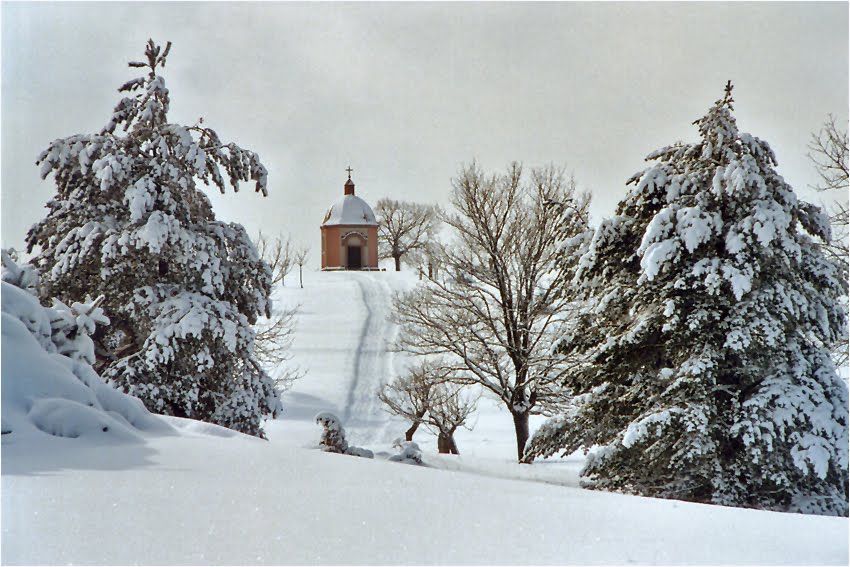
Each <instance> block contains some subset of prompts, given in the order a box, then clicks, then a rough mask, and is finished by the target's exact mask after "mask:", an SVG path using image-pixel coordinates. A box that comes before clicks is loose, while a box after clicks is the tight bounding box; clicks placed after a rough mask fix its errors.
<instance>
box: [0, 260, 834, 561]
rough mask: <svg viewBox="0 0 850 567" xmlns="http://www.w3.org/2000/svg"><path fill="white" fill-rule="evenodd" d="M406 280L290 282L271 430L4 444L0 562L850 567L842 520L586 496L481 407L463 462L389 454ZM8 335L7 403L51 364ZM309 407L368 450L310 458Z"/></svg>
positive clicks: (183, 426)
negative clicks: (294, 319)
mask: <svg viewBox="0 0 850 567" xmlns="http://www.w3.org/2000/svg"><path fill="white" fill-rule="evenodd" d="M291 279H292V278H291ZM414 281H415V278H411V277H409V275H407V276H406V275H404V274H402V275H399V274H394V273H390V272H386V273H324V274H323V273H312V272H311V273H306V274H305V288H304V289H303V290H302V289H299V288H296V287H287V288H286V289H285V290H284V292H283V299H284V301H285V302H288V303H300V304H301V314H300V316H299V328H298V330H297V335H296V340H295V343H294V345H293V354H294V357H295V358H294V360H293V362H295V363H297V364H299V365H300V366H301V367H302V368H304V369H305V370H307V372H308V373H307V375H306V376H305V377H304V378H302V379H301V380H299V381H297V382H296V383H295V385H294V387H293V388H292V389H291V390H290V391H289V392H287V393H286V394H285V396H284V412H285V415H284V416H283V417H282V418H281V419H279V420H276V421H274V422H270V423H267V424H266V431H267V434H268V437H269V441H261V440H258V439H255V438H252V437H247V436H244V435H240V434H236V433H233V432H230V431H229V430H224V429H222V428H218V427H215V426H208V425H205V424H200V423H197V422H192V421H189V420H180V419H173V418H155V419H156V420H157V421H160V422H161V423H162V424H163V425H160V426H158V427H156V428H153V430H138V431H135V430H134V431H133V435H132V439H117V438H114V437H110V436H105V435H100V434H97V432H95V433H94V434H89V435H82V436H79V437H77V438H57V437H54V436H51V435H48V434H46V433H44V432H41V431H40V430H38V429H34V428H28V429H26V432H27V433H26V435H17V434H16V433H15V432H14V431H13V433H11V434H8V435H3V445H2V473H3V474H2V557H1V558H0V559H2V563H4V564H22V563H26V564H45V563H48V564H56V563H85V564H350V565H356V564H434V563H441V564H538V565H539V564H626V563H640V564H730V563H731V564H842V565H844V564H847V562H848V541H847V529H848V522H847V519H843V518H828V517H817V516H803V515H795V514H779V513H773V512H761V511H754V510H741V509H732V508H723V507H719V506H708V505H701V504H691V503H684V502H676V501H670V500H657V499H650V498H639V497H633V496H625V495H619V494H608V493H601V492H593V491H587V490H583V489H580V488H578V487H577V486H578V478H577V470H578V467H579V466H580V459H575V458H574V459H566V460H563V461H544V462H539V463H535V464H534V465H531V466H519V465H516V464H515V463H513V462H512V457H513V453H514V448H513V446H514V445H513V437H512V426H511V422H510V418H509V417H508V416H507V415H504V414H502V413H501V412H500V411H499V408H498V406H497V405H496V404H495V403H494V402H490V401H488V400H483V401H482V403H481V409H480V412H479V414H478V417H477V421H475V422H474V425H475V427H474V429H473V430H472V431H467V432H463V433H462V434H459V435H458V436H457V439H458V445H459V448H460V450H461V453H462V454H461V456H460V457H448V456H437V455H436V454H435V448H436V442H435V440H434V438H433V436H429V435H428V434H427V432H423V431H420V432H417V434H416V437H417V441H418V442H419V444H420V446H421V447H422V448H423V450H424V459H425V462H426V464H428V465H429V466H427V467H416V466H410V465H404V464H399V463H393V462H388V461H387V460H386V457H387V456H388V454H390V453H393V452H394V450H393V449H392V448H391V442H392V440H393V439H395V438H396V437H398V436H400V435H401V432H402V431H403V430H404V428H405V427H404V423H402V422H399V421H395V420H394V419H392V418H391V417H390V416H389V415H388V414H386V413H385V412H384V411H383V409H382V408H381V406H380V404H379V402H378V401H377V399H376V398H375V396H374V393H375V390H376V388H377V387H378V386H379V385H380V384H381V383H382V381H384V380H386V379H388V378H390V377H392V376H393V375H394V373H396V372H398V371H399V370H401V369H402V368H403V367H404V365H405V362H406V361H405V358H404V356H403V355H402V354H401V353H394V352H391V351H390V350H388V348H387V347H388V345H389V344H391V342H392V339H393V338H394V337H395V333H396V328H395V327H394V326H393V324H392V323H391V322H389V321H388V319H387V315H388V313H389V309H390V296H391V293H392V291H393V290H397V289H403V288H405V287H407V286H409V285H412V284H413V283H414ZM289 284H290V286H291V285H292V281H290V282H289ZM5 298H6V296H5V294H4V308H5ZM13 327H14V326H13V325H12V326H10V325H8V324H7V322H6V319H5V318H4V325H3V333H4V335H3V352H2V357H3V371H4V376H3V380H4V387H3V402H4V414H5V412H6V407H7V405H8V404H7V402H10V401H12V400H10V399H9V398H8V396H9V392H10V391H11V390H10V389H9V388H8V387H7V383H8V382H9V381H10V380H13V379H14V380H22V379H26V378H27V376H28V375H29V373H31V372H36V371H40V369H43V368H44V363H43V361H39V360H35V359H34V358H33V356H31V353H28V352H27V351H26V349H22V348H20V347H19V346H17V345H18V344H19V343H20V340H23V339H22V338H21V337H18V338H17V339H16V340H17V341H18V342H15V341H13V340H10V339H9V337H8V336H7V329H12V328H13ZM15 332H18V333H19V334H20V328H18V329H17V331H15ZM54 358H55V357H54ZM8 373H14V374H15V375H14V376H12V375H8ZM31 395H32V393H31V392H30V393H29V394H26V395H22V396H21V399H17V398H16V400H15V401H16V402H22V400H23V398H26V396H31ZM22 403H23V402H22ZM19 405H20V404H19ZM24 405H25V404H24ZM16 407H17V406H16ZM21 407H23V406H21ZM92 411H96V412H101V413H103V414H105V415H108V414H109V411H110V409H109V408H106V407H103V408H95V409H94V410H92ZM320 411H331V412H334V413H336V414H337V415H338V416H339V417H340V418H342V420H343V421H344V423H345V425H346V430H347V434H348V438H349V441H350V442H351V443H353V444H355V445H359V446H364V447H366V448H369V449H371V450H373V451H374V452H375V453H376V458H375V459H371V460H370V459H360V458H356V457H350V456H343V455H334V454H327V453H322V452H320V451H318V450H316V448H315V446H316V444H317V442H318V439H319V434H320V429H319V427H318V426H317V425H316V424H315V423H314V421H313V418H314V417H315V415H316V414H317V413H319V412H320ZM25 415H26V414H25V412H23V410H21V411H20V412H19V413H18V414H17V416H11V421H12V422H15V421H16V420H19V419H23V417H22V416H25ZM3 417H4V429H6V427H7V421H8V420H7V419H6V418H7V416H6V415H4V416H3ZM113 418H114V416H113ZM115 419H117V418H115ZM8 425H9V427H10V428H11V429H13V430H14V429H15V428H16V427H17V426H16V423H10V424H8ZM522 479H524V480H522ZM529 480H531V481H534V482H528V481H529Z"/></svg>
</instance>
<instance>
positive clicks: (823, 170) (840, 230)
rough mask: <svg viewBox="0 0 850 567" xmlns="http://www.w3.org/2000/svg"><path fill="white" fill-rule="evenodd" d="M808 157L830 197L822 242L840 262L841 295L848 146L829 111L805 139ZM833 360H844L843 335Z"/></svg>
mask: <svg viewBox="0 0 850 567" xmlns="http://www.w3.org/2000/svg"><path fill="white" fill-rule="evenodd" d="M809 150H811V152H810V153H809V158H810V159H811V160H812V162H813V163H814V164H815V168H816V169H817V172H818V175H819V176H820V182H819V183H818V184H817V185H815V187H814V188H815V189H817V190H818V191H823V192H829V193H830V194H831V195H832V196H834V201H833V203H832V204H831V205H828V207H829V208H828V210H829V221H830V224H831V225H832V240H830V241H829V242H827V243H825V244H824V249H825V251H826V253H827V254H828V255H829V256H830V257H832V258H833V259H834V260H835V261H836V263H838V265H840V266H841V268H842V271H843V276H844V283H845V296H846V295H847V290H848V288H850V248H848V244H850V232H848V220H850V219H848V210H847V208H848V200H847V190H848V179H850V174H848V165H847V163H848V157H850V156H848V154H849V153H850V152H848V146H847V130H846V129H842V128H841V127H840V126H839V125H838V124H837V122H836V119H835V117H834V116H832V115H830V116H829V118H828V119H827V121H826V122H824V124H823V126H822V127H821V129H820V131H819V132H817V133H816V134H812V138H811V140H810V141H809ZM833 354H834V359H835V361H836V363H837V364H839V365H844V364H847V358H848V346H847V337H846V336H845V339H844V340H843V341H840V343H839V344H837V345H835V347H834V349H833Z"/></svg>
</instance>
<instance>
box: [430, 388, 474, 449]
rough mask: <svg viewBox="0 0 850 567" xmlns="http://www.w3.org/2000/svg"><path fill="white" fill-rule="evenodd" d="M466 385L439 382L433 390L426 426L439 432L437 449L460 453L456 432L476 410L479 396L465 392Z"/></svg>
mask: <svg viewBox="0 0 850 567" xmlns="http://www.w3.org/2000/svg"><path fill="white" fill-rule="evenodd" d="M465 390H466V387H463V386H457V385H455V384H449V383H443V384H438V385H437V386H436V387H435V388H434V390H433V396H432V399H431V404H430V408H429V410H428V416H427V419H426V421H425V426H426V427H428V428H429V429H431V431H433V432H434V433H436V434H437V451H438V452H440V453H451V454H452V455H459V454H460V451H458V448H457V443H456V442H455V432H456V431H457V430H458V428H460V427H461V426H463V425H466V420H467V419H469V416H470V415H472V413H473V412H474V411H475V410H476V405H477V403H476V402H477V398H476V399H471V398H469V397H467V396H466V395H465V394H464V391H465Z"/></svg>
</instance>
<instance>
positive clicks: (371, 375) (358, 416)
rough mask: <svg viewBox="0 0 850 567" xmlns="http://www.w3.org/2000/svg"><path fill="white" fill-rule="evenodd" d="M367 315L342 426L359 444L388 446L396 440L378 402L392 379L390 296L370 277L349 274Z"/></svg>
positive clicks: (392, 333)
mask: <svg viewBox="0 0 850 567" xmlns="http://www.w3.org/2000/svg"><path fill="white" fill-rule="evenodd" d="M352 277H353V279H354V281H355V283H356V284H357V286H358V287H359V289H360V296H361V301H362V302H363V307H364V310H365V312H366V317H365V319H364V321H363V327H362V329H361V331H360V338H359V342H358V345H357V349H356V351H355V353H354V360H353V363H352V369H351V371H352V379H351V382H350V385H349V390H348V398H347V400H346V406H345V411H344V412H343V416H342V419H343V422H344V423H345V424H346V428H347V430H348V431H349V432H350V434H351V435H353V436H354V437H355V438H356V439H358V442H360V443H364V444H370V443H390V442H392V440H393V439H394V438H395V437H397V436H398V434H397V433H393V430H392V428H390V418H389V415H388V414H387V412H385V411H384V410H383V404H382V403H381V401H380V400H379V399H378V390H379V389H380V387H381V385H382V384H384V383H385V382H387V381H389V380H391V379H392V378H393V366H392V352H390V350H389V347H390V342H391V340H392V338H393V337H394V335H395V332H396V331H395V325H394V324H393V323H392V322H391V321H390V310H391V308H392V307H391V303H390V302H391V292H390V288H389V286H388V285H387V283H386V282H385V281H383V280H380V279H377V278H376V277H375V276H374V275H373V274H352Z"/></svg>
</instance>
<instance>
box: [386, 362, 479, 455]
mask: <svg viewBox="0 0 850 567" xmlns="http://www.w3.org/2000/svg"><path fill="white" fill-rule="evenodd" d="M449 373H450V371H448V370H445V369H443V368H441V367H440V366H439V365H436V364H432V363H430V362H427V361H426V362H423V363H421V364H418V365H416V366H414V367H412V368H411V369H410V371H409V372H408V373H407V374H405V375H402V376H400V377H399V378H397V379H396V380H394V381H393V382H390V383H388V384H385V385H384V387H383V388H382V389H381V391H380V392H379V393H378V397H379V398H380V400H381V401H382V402H384V404H386V406H387V408H388V411H389V412H390V413H393V414H395V415H398V416H401V417H404V418H406V419H407V420H409V421H410V422H411V426H410V428H409V429H408V430H407V431H405V434H404V436H405V439H406V440H407V441H412V440H413V434H414V433H415V432H416V430H417V429H418V428H419V426H420V425H425V427H427V428H428V429H430V430H431V431H433V432H434V434H436V435H437V450H438V451H439V452H440V453H451V454H454V455H457V454H459V452H458V448H457V443H456V442H455V439H454V434H455V432H456V431H457V430H458V428H460V427H462V426H463V425H465V424H466V420H467V419H468V418H469V416H470V415H471V414H472V412H474V411H475V408H476V403H477V398H476V399H472V398H469V397H468V396H466V395H465V394H464V393H463V392H462V391H461V388H462V387H460V386H457V385H453V384H450V383H447V382H446V378H447V376H448V374H449Z"/></svg>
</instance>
